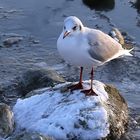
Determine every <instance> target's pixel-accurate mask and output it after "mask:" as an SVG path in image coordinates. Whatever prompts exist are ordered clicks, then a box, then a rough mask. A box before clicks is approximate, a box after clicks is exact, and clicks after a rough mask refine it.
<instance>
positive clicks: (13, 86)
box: [0, 68, 65, 105]
mask: <svg viewBox="0 0 140 140" xmlns="http://www.w3.org/2000/svg"><path fill="white" fill-rule="evenodd" d="M64 81H65V80H64V79H63V78H62V77H61V76H60V75H59V74H58V73H57V72H56V71H54V70H51V69H48V68H45V69H44V68H36V69H29V70H27V71H26V72H24V73H23V74H22V75H21V76H18V77H17V78H16V79H14V80H11V81H9V82H5V83H3V84H1V85H0V101H1V102H4V103H6V104H9V105H13V104H14V103H15V101H16V100H17V98H18V97H25V96H26V94H27V93H29V92H30V91H32V90H35V89H39V88H43V87H50V86H54V85H55V84H56V83H62V82H64ZM34 94H35V92H34ZM31 95H32V93H29V94H28V95H27V96H31Z"/></svg>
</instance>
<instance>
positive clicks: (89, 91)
mask: <svg viewBox="0 0 140 140" xmlns="http://www.w3.org/2000/svg"><path fill="white" fill-rule="evenodd" d="M92 87H93V68H92V69H91V87H90V89H87V90H82V91H81V92H83V93H84V94H85V95H86V96H92V95H93V96H98V95H97V94H96V93H95V92H94V90H93V88H92Z"/></svg>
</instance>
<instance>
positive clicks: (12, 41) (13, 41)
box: [3, 37, 23, 47]
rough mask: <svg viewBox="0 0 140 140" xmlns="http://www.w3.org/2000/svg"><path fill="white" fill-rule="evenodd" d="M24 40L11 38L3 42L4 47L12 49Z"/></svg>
mask: <svg viewBox="0 0 140 140" xmlns="http://www.w3.org/2000/svg"><path fill="white" fill-rule="evenodd" d="M22 40H23V38H22V37H9V38H7V39H5V40H4V41H3V45H4V46H5V47H11V46H12V45H14V44H18V43H19V42H20V41H22Z"/></svg>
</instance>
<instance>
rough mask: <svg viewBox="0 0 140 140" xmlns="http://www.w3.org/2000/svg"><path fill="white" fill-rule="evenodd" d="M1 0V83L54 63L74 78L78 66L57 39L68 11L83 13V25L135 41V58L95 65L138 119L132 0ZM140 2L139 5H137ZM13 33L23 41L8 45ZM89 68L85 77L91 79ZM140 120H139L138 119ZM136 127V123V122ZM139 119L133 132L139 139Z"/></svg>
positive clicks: (139, 20)
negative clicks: (61, 50) (63, 55)
mask: <svg viewBox="0 0 140 140" xmlns="http://www.w3.org/2000/svg"><path fill="white" fill-rule="evenodd" d="M85 1H86V0H83V1H82V0H59V1H56V0H40V1H38V0H24V1H19V0H12V1H11V0H0V84H3V83H6V82H7V81H8V82H11V81H12V79H14V78H15V77H17V76H19V75H21V74H22V73H23V72H24V71H26V70H28V69H29V68H35V67H48V66H49V67H52V68H53V69H55V70H57V71H58V72H59V73H60V74H61V75H63V76H64V77H65V78H66V79H67V80H70V81H75V80H78V77H79V69H78V68H75V67H73V66H71V65H68V64H66V63H65V62H64V61H63V60H62V59H61V57H60V56H59V54H58V52H57V50H56V41H57V38H58V36H59V34H60V32H61V28H62V25H63V20H64V18H65V17H67V16H69V15H76V16H77V17H79V18H80V19H81V20H82V21H83V23H84V25H86V26H89V27H91V28H99V29H101V30H102V31H104V32H107V33H108V32H109V31H110V30H111V28H112V27H117V28H118V29H120V30H121V31H122V32H123V34H124V35H125V37H126V38H125V39H126V40H127V41H128V42H131V43H132V44H133V45H134V47H135V49H134V52H133V54H134V56H133V57H129V58H128V57H125V58H121V59H119V60H114V61H112V62H110V63H108V64H106V65H104V66H101V67H99V68H97V69H96V73H95V79H97V80H100V81H103V82H106V83H110V84H113V85H115V86H116V87H117V88H118V89H119V90H120V92H121V94H122V95H123V96H124V97H125V99H126V100H127V102H128V106H129V109H130V115H131V116H132V118H133V120H131V122H133V121H135V120H139V119H138V118H139V117H140V105H139V102H140V78H139V75H140V47H139V45H140V39H139V37H140V12H139V6H138V5H139V0H137V2H136V4H135V3H133V2H132V1H128V0H116V1H115V0H107V3H106V4H103V5H104V6H103V5H101V6H100V3H99V4H96V5H98V6H95V5H91V4H90V3H91V1H92V0H87V1H88V4H87V3H86V2H87V1H86V2H85ZM137 3H138V4H137ZM9 37H21V38H22V40H21V41H19V42H18V43H17V44H14V45H11V46H4V45H3V41H4V40H5V39H7V38H9ZM88 73H89V70H86V71H85V72H84V79H89V74H88ZM139 121H140V120H139ZM132 125H133V123H132ZM139 125H140V122H138V124H137V125H136V127H135V128H133V127H132V126H130V127H131V128H132V129H130V131H129V135H132V136H131V137H132V138H134V139H136V138H139V137H140V129H139V128H138V127H139Z"/></svg>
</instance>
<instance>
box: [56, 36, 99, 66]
mask: <svg viewBox="0 0 140 140" xmlns="http://www.w3.org/2000/svg"><path fill="white" fill-rule="evenodd" d="M77 37H78V36H77ZM77 37H72V36H70V37H66V38H64V39H63V35H62V34H61V35H60V37H59V38H58V41H57V48H58V51H59V53H60V55H61V56H62V57H63V59H64V60H66V61H67V62H68V63H71V64H73V65H76V66H83V67H92V66H93V65H94V63H96V62H94V60H92V59H91V57H90V55H89V54H88V47H89V45H88V44H87V41H86V40H85V39H84V38H82V37H80V36H79V39H77ZM95 65H96V64H95Z"/></svg>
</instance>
